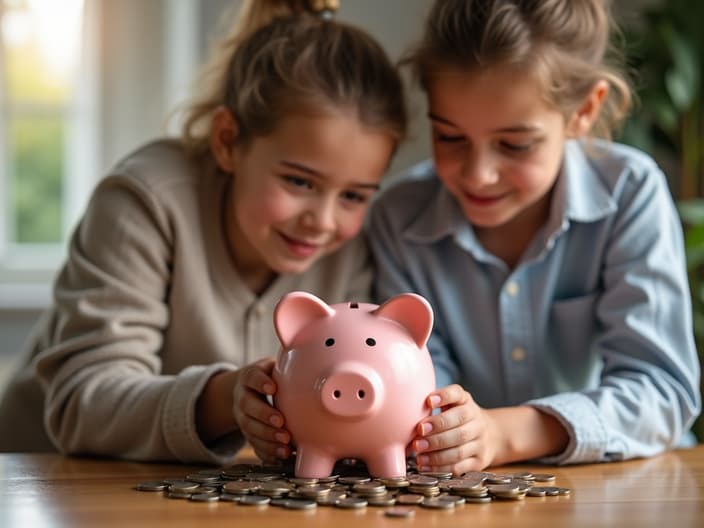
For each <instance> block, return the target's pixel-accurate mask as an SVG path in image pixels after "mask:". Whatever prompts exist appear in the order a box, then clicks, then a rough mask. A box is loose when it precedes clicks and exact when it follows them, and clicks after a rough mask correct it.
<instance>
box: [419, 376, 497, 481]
mask: <svg viewBox="0 0 704 528" xmlns="http://www.w3.org/2000/svg"><path fill="white" fill-rule="evenodd" d="M427 403H428V406H429V407H430V408H431V409H437V408H439V409H440V410H441V412H440V413H439V414H436V415H433V416H430V417H428V418H426V419H424V420H422V421H421V422H420V423H419V424H418V427H417V430H418V437H416V439H414V440H413V442H412V447H413V449H415V451H416V452H417V453H418V455H417V456H416V463H417V465H418V470H419V471H451V472H452V473H453V474H455V475H461V474H462V473H466V472H467V471H479V470H482V469H484V468H485V467H487V466H489V465H490V464H491V463H492V462H493V460H494V457H495V455H496V451H495V449H496V448H495V446H496V445H497V440H498V439H497V437H498V435H499V432H498V429H497V427H496V425H495V424H494V423H493V420H492V419H491V416H490V414H489V413H488V412H487V411H486V410H484V409H482V408H481V407H479V405H477V404H476V403H475V402H474V400H473V399H472V396H470V394H469V393H468V392H467V391H466V390H464V389H463V388H462V387H460V386H459V385H449V386H447V387H444V388H442V389H440V390H438V391H436V392H434V393H432V394H431V395H430V396H428V400H427Z"/></svg>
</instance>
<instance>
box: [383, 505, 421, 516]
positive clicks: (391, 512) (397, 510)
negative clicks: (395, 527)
mask: <svg viewBox="0 0 704 528" xmlns="http://www.w3.org/2000/svg"><path fill="white" fill-rule="evenodd" d="M415 514H416V512H415V510H413V508H403V507H400V506H396V507H394V508H389V509H388V510H384V515H386V516H387V517H413V516H414V515H415Z"/></svg>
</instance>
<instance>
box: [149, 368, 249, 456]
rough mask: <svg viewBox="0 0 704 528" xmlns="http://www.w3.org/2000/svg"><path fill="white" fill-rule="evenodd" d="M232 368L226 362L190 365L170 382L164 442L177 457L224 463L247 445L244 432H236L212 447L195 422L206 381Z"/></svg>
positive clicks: (164, 418) (163, 424) (165, 405)
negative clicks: (200, 434) (208, 444)
mask: <svg viewBox="0 0 704 528" xmlns="http://www.w3.org/2000/svg"><path fill="white" fill-rule="evenodd" d="M232 369H233V367H232V365H229V364H227V363H215V364H213V365H208V366H193V367H189V368H187V369H184V370H183V371H182V372H181V373H180V374H179V376H178V377H177V378H176V379H175V380H174V383H173V384H172V385H171V387H170V389H169V392H168V395H167V397H166V400H165V402H164V412H163V415H162V426H163V432H164V439H165V442H166V444H167V445H168V447H169V450H170V451H171V452H172V453H173V454H174V456H175V457H176V458H177V459H178V460H180V461H182V462H205V463H212V464H217V465H224V464H226V463H228V462H231V461H232V458H233V457H234V456H235V455H236V454H237V452H238V451H239V450H240V449H241V448H242V446H243V445H244V438H243V437H242V435H241V434H234V435H228V437H227V438H224V439H221V440H220V441H219V442H218V443H217V444H214V445H213V446H206V445H205V444H204V443H203V441H202V440H201V438H200V437H199V436H198V431H197V430H196V425H195V424H196V419H195V408H196V402H197V400H198V397H199V396H200V394H201V392H202V391H203V389H204V388H205V384H206V383H207V382H208V380H209V379H210V378H211V377H212V376H213V375H214V374H216V373H217V372H219V371H222V370H232Z"/></svg>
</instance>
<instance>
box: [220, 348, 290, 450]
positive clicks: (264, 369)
mask: <svg viewBox="0 0 704 528" xmlns="http://www.w3.org/2000/svg"><path fill="white" fill-rule="evenodd" d="M273 368H274V359H271V358H267V359H262V360H260V361H257V362H256V363H252V364H251V365H248V366H246V367H243V368H241V369H240V370H238V371H237V376H236V378H235V385H234V390H233V393H234V402H233V412H234V415H235V422H236V423H237V425H238V427H239V429H240V431H242V434H243V435H244V437H245V438H246V439H247V441H248V442H249V443H250V444H251V445H252V447H253V448H254V452H255V453H256V454H257V456H258V457H259V458H261V459H262V460H263V461H265V462H273V461H275V460H276V459H277V458H288V457H289V455H290V454H291V448H290V447H289V442H290V441H291V435H290V434H289V433H288V431H286V430H285V429H284V428H283V426H284V417H283V415H282V414H281V413H280V412H279V411H277V410H276V409H274V408H273V407H272V406H271V405H269V403H268V402H267V401H266V396H267V395H273V394H274V393H275V392H276V384H275V383H274V380H273V379H272V378H271V373H272V370H273Z"/></svg>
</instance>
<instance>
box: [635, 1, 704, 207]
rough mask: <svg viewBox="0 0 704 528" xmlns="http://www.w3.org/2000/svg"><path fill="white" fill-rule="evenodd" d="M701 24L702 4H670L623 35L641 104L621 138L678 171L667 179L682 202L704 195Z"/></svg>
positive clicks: (649, 13) (648, 13)
mask: <svg viewBox="0 0 704 528" xmlns="http://www.w3.org/2000/svg"><path fill="white" fill-rule="evenodd" d="M702 20H704V2H694V3H693V2H690V1H688V0H668V1H663V2H661V3H660V4H658V5H655V6H653V7H652V8H650V9H649V10H646V11H645V12H644V13H643V16H642V20H641V23H640V24H635V25H634V26H633V27H632V28H630V29H628V30H627V31H626V32H625V38H626V55H627V58H628V63H629V65H630V67H631V68H632V69H633V70H634V72H635V73H636V76H637V79H636V89H637V93H638V97H639V100H640V106H639V108H638V110H637V111H636V112H635V113H634V115H633V116H632V117H631V118H630V119H629V120H628V122H627V123H626V127H625V129H624V133H623V137H622V139H623V141H625V142H626V143H630V144H632V145H635V146H637V147H640V148H642V149H643V150H645V151H647V152H650V153H652V154H653V155H654V156H655V157H656V158H658V159H659V161H661V162H662V164H663V166H665V167H672V166H674V167H675V170H676V174H670V175H669V176H670V184H671V187H672V190H673V193H674V195H675V197H676V198H678V199H689V198H694V197H697V196H699V195H701V194H702V192H704V188H702V180H704V155H703V154H702V153H703V152H704V118H703V114H702V112H703V111H704V90H702V72H704V32H702V31H701V29H700V26H701V21H702Z"/></svg>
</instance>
